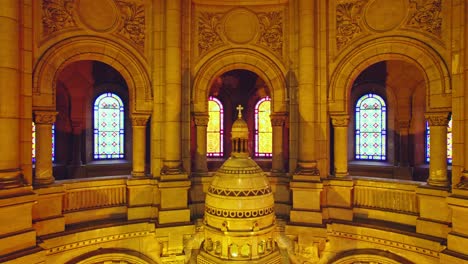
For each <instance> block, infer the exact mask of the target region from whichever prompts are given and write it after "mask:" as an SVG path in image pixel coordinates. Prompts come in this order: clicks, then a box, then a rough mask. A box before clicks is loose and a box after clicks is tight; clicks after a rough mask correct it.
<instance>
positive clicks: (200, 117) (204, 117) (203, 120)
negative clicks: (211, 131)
mask: <svg viewBox="0 0 468 264" xmlns="http://www.w3.org/2000/svg"><path fill="white" fill-rule="evenodd" d="M193 120H194V121H195V125H196V126H207V125H208V121H209V120H210V116H209V115H208V114H205V113H194V114H193Z"/></svg>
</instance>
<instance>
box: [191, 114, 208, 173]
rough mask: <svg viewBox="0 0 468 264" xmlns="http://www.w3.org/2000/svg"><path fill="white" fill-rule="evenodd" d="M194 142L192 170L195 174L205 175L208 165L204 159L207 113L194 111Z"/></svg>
mask: <svg viewBox="0 0 468 264" xmlns="http://www.w3.org/2000/svg"><path fill="white" fill-rule="evenodd" d="M193 119H194V121H195V129H196V142H195V157H194V159H195V160H194V163H193V171H194V173H195V174H197V175H207V174H208V165H207V159H206V153H207V138H206V137H207V126H208V121H209V115H208V114H207V113H194V114H193Z"/></svg>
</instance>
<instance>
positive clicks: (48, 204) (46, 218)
mask: <svg viewBox="0 0 468 264" xmlns="http://www.w3.org/2000/svg"><path fill="white" fill-rule="evenodd" d="M34 192H35V193H36V194H37V195H38V196H37V203H35V204H34V205H33V207H32V217H33V226H34V229H35V230H36V233H37V235H38V236H43V235H48V234H53V233H58V232H63V231H64V230H65V217H64V216H63V214H62V212H63V196H64V195H65V190H64V188H63V186H62V185H58V186H56V185H49V186H47V187H43V188H38V189H35V190H34Z"/></svg>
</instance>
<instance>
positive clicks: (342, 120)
mask: <svg viewBox="0 0 468 264" xmlns="http://www.w3.org/2000/svg"><path fill="white" fill-rule="evenodd" d="M331 120H332V125H333V135H334V139H335V142H334V144H333V151H334V166H335V177H345V176H347V175H348V124H349V116H348V115H333V116H331Z"/></svg>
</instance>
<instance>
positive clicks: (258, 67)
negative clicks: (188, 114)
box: [192, 49, 287, 113]
mask: <svg viewBox="0 0 468 264" xmlns="http://www.w3.org/2000/svg"><path fill="white" fill-rule="evenodd" d="M235 69H244V70H249V71H252V72H254V73H256V74H257V75H258V76H259V77H260V78H262V79H263V80H264V81H265V82H266V83H267V85H268V86H269V87H270V88H271V93H272V109H273V112H287V104H286V102H285V101H286V81H285V74H286V69H285V68H284V67H283V65H281V63H278V62H277V61H274V60H273V59H272V58H270V57H268V56H265V55H263V54H261V53H259V52H257V51H253V50H249V49H234V50H227V51H224V52H221V53H219V54H217V55H215V56H213V57H211V58H209V59H208V60H207V61H204V62H202V63H200V64H199V65H197V66H196V67H195V70H194V72H195V73H196V74H195V80H194V82H193V88H192V102H193V111H194V112H199V113H204V112H206V111H207V107H208V93H209V88H210V87H211V82H212V81H213V80H214V79H215V78H216V77H217V76H220V75H221V74H223V73H225V72H228V71H230V70H235Z"/></svg>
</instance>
